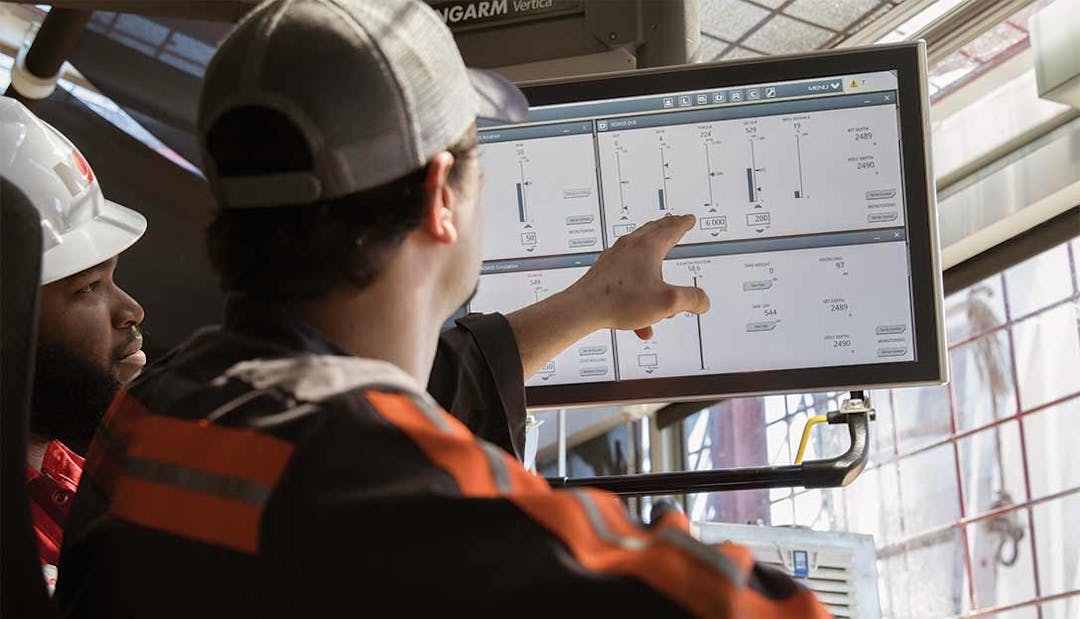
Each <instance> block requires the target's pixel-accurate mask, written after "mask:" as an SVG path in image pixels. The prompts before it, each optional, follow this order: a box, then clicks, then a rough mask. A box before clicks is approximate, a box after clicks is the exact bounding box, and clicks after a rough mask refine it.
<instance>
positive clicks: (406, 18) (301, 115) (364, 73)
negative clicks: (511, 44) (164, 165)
mask: <svg viewBox="0 0 1080 619" xmlns="http://www.w3.org/2000/svg"><path fill="white" fill-rule="evenodd" d="M250 107H262V108H269V109H272V110H274V111H275V112H277V113H279V114H281V115H283V116H284V117H285V118H287V119H288V121H290V122H291V123H293V124H294V125H295V126H296V128H297V129H298V130H299V131H300V132H301V133H302V134H303V136H304V139H305V141H306V142H307V144H308V146H309V148H310V151H311V155H312V162H313V165H312V167H311V169H310V170H289V171H285V172H274V173H261V174H254V175H243V176H237V175H228V176H223V175H219V174H218V170H217V165H216V163H215V161H214V160H213V157H212V156H211V155H210V153H209V151H208V149H207V133H208V132H209V131H210V130H211V128H213V127H214V124H215V123H216V122H217V121H218V119H220V118H221V117H222V115H223V114H225V113H227V112H229V111H232V110H237V109H238V108H250ZM527 113H528V103H527V102H526V101H525V97H524V95H522V94H521V91H519V90H518V89H517V88H516V87H515V86H514V85H513V84H511V83H510V82H508V81H507V80H506V79H504V78H503V77H501V76H499V75H498V74H496V73H493V72H489V71H478V70H475V69H467V68H466V67H465V63H464V62H463V61H462V59H461V54H460V52H459V51H458V49H457V46H456V45H455V44H454V39H453V36H452V35H451V34H450V30H449V29H447V27H446V25H445V24H443V22H442V20H441V19H440V18H439V16H438V14H436V13H435V11H434V10H432V9H431V8H430V7H429V6H427V5H426V4H423V3H421V2H418V1H416V0H270V1H269V2H266V3H264V4H262V5H260V6H258V7H257V8H256V9H255V10H253V11H252V12H251V13H250V14H249V15H248V16H246V17H245V18H244V19H243V20H242V21H241V22H240V23H239V24H238V25H237V27H236V29H235V30H234V31H233V32H232V33H231V34H230V35H229V36H228V38H226V39H225V41H224V42H223V43H222V45H221V47H220V48H219V49H218V51H217V53H216V54H215V55H214V58H213V60H212V61H211V62H210V66H209V67H208V68H207V71H206V77H205V80H204V83H203V91H202V97H201V102H200V108H199V136H200V146H201V148H202V155H203V160H204V163H205V168H206V172H207V176H208V177H209V180H210V185H211V187H212V188H213V190H214V192H215V194H216V195H217V198H218V200H219V204H220V205H221V206H222V207H224V208H249V207H270V206H285V205H299V204H310V203H314V202H318V201H321V200H328V199H333V198H338V197H341V196H345V195H348V194H351V193H355V192H358V191H362V190H364V189H370V188H372V187H376V186H379V185H382V184H384V183H387V182H389V181H392V180H394V179H397V178H400V177H402V176H404V175H406V174H408V173H410V172H413V171H415V170H417V169H419V168H420V167H422V166H423V165H425V164H426V163H427V162H428V161H429V160H430V159H431V157H432V156H434V155H435V154H436V153H438V152H439V151H442V150H445V149H446V148H447V147H449V146H451V145H452V144H453V143H454V142H456V141H457V140H458V139H460V138H461V137H462V136H463V135H464V134H465V132H466V131H467V130H468V128H469V127H470V126H471V125H472V123H473V122H475V120H476V119H477V118H478V117H479V118H490V119H495V120H499V121H504V122H519V121H521V120H524V118H525V116H526V115H527ZM223 122H224V121H223Z"/></svg>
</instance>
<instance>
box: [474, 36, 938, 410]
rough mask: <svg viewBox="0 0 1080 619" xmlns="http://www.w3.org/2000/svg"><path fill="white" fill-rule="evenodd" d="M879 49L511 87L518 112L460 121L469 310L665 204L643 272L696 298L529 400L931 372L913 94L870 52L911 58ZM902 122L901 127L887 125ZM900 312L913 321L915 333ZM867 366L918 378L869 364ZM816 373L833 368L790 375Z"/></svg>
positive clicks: (601, 346)
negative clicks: (868, 59)
mask: <svg viewBox="0 0 1080 619" xmlns="http://www.w3.org/2000/svg"><path fill="white" fill-rule="evenodd" d="M886 51H890V52H892V54H883V55H882V58H881V62H882V63H883V64H882V65H881V67H880V68H877V69H874V67H869V68H870V69H873V70H857V68H856V67H854V66H853V67H851V68H850V69H848V70H839V71H836V72H835V73H822V72H821V69H822V68H823V67H822V66H821V64H822V63H821V62H815V57H814V56H807V57H802V58H795V59H787V61H786V62H787V63H788V64H787V67H786V70H787V72H788V73H793V74H794V76H793V77H791V78H789V79H780V77H781V76H782V75H783V74H784V70H779V71H777V70H773V71H770V67H768V66H762V65H761V64H760V63H759V68H760V69H761V70H759V71H756V72H755V71H750V72H749V74H750V75H757V76H760V77H758V78H757V79H754V80H752V81H744V82H742V83H732V79H735V78H737V77H738V74H737V72H733V71H732V67H725V66H722V65H720V66H715V67H698V68H694V69H689V70H688V69H682V71H681V72H680V73H668V74H667V76H668V79H665V73H664V72H663V71H660V72H654V73H652V74H650V75H644V76H643V75H640V74H638V75H630V76H626V77H625V78H624V80H627V79H631V78H637V83H636V84H635V83H625V82H624V83H622V84H619V83H618V81H619V78H618V77H611V78H606V79H600V80H598V81H599V83H597V81H594V82H592V83H589V84H585V83H582V82H581V81H578V82H573V81H571V82H567V83H562V84H558V85H548V86H546V90H543V89H541V90H542V91H543V92H541V93H540V94H542V95H543V97H542V98H547V99H549V100H551V102H544V103H539V104H538V103H537V102H536V97H534V96H532V95H533V93H532V90H534V89H530V88H526V94H527V95H529V96H530V101H531V102H533V107H532V108H531V109H530V114H529V118H528V119H527V121H526V122H524V123H521V124H517V125H512V126H497V125H481V126H480V131H479V142H480V156H481V163H482V166H483V170H484V193H483V199H484V202H485V209H486V211H485V218H486V232H485V235H486V236H485V245H484V263H483V267H482V272H481V276H480V280H479V285H478V290H477V294H476V295H475V297H474V298H473V299H472V301H471V303H470V306H469V310H471V311H483V312H491V311H497V312H502V313H510V312H512V311H514V310H516V309H519V308H521V307H524V306H526V305H529V304H531V303H535V302H537V301H540V300H542V299H544V298H545V297H547V296H549V295H551V294H554V293H556V292H558V291H560V290H563V289H565V288H566V287H568V286H570V285H571V284H572V283H573V282H574V281H576V280H577V279H578V278H579V277H581V276H582V274H584V273H585V271H586V270H587V269H588V268H589V267H590V266H591V265H592V263H593V262H594V261H595V260H596V259H597V257H598V256H599V255H600V253H601V252H603V251H604V250H605V249H607V248H609V247H611V246H612V244H614V243H615V242H616V240H617V239H618V238H619V237H621V236H623V235H626V234H629V233H631V232H633V231H634V230H635V229H636V228H638V227H640V226H641V225H642V224H644V223H646V222H648V221H650V220H653V219H656V218H659V217H665V216H668V215H672V214H686V213H691V214H693V215H695V216H696V217H697V221H696V224H695V226H694V228H693V229H692V230H691V231H690V232H688V233H687V234H686V235H685V237H683V239H682V240H681V241H680V242H679V244H678V245H677V246H676V247H675V248H674V249H673V250H672V251H671V252H670V253H669V254H668V255H667V256H666V258H665V260H664V262H663V265H662V272H663V275H664V279H665V280H666V281H668V282H669V283H672V284H678V285H685V286H697V287H700V288H702V289H703V290H705V291H706V292H707V293H708V295H709V297H710V299H711V302H712V306H711V308H710V310H709V311H708V312H706V313H704V314H701V315H693V314H681V315H678V316H675V317H672V318H670V319H667V320H664V321H662V322H660V323H659V324H657V325H656V326H655V327H654V335H653V337H652V338H651V339H649V340H641V339H639V338H638V337H637V336H636V335H635V334H634V333H633V332H630V331H610V330H604V331H597V332H594V333H592V334H590V335H588V336H587V337H585V338H584V339H582V340H580V341H579V342H577V343H575V344H574V345H572V346H571V347H570V348H569V349H567V350H566V351H564V352H563V353H562V354H560V355H559V356H558V357H557V358H555V359H553V360H551V361H550V362H549V363H547V364H546V365H544V366H543V367H542V368H541V369H540V371H539V372H537V373H536V374H535V375H534V376H532V377H530V378H529V379H528V382H527V387H529V390H528V399H529V403H530V404H531V405H549V406H552V405H569V404H579V403H589V402H602V401H604V402H606V401H616V400H648V399H680V398H683V397H697V396H705V395H723V394H725V393H749V392H759V393H760V392H777V391H787V390H796V389H804V388H806V387H808V386H809V387H814V386H818V387H823V388H825V387H846V386H851V387H858V386H869V385H877V384H885V383H889V384H895V383H898V382H899V383H905V382H920V383H921V382H935V381H938V382H939V381H940V380H941V379H943V376H942V374H943V371H942V369H941V368H940V367H937V366H938V365H943V364H940V363H939V361H940V341H939V340H940V337H939V334H938V333H937V331H938V330H939V324H938V323H939V322H940V321H939V319H938V313H939V306H940V292H939V291H936V290H935V283H934V282H935V281H936V278H935V276H934V274H933V273H930V272H920V273H916V272H915V271H916V270H919V269H923V270H924V271H925V270H926V267H929V268H935V267H933V266H932V265H933V264H934V263H936V255H935V254H934V252H935V251H936V247H934V243H932V242H929V241H930V240H931V239H930V237H931V236H933V230H932V228H933V222H932V219H931V216H932V211H933V200H932V192H931V191H930V190H929V189H928V188H927V185H928V183H927V178H928V174H927V170H926V167H927V166H926V159H925V157H924V155H925V131H924V125H925V123H924V122H923V120H922V115H923V114H925V109H924V105H925V104H924V100H925V97H924V96H923V95H922V94H921V93H920V92H919V90H920V84H921V78H919V76H918V75H914V76H911V75H903V73H905V72H906V71H909V70H910V69H911V68H912V67H906V66H891V65H890V63H889V62H888V57H889V56H890V55H891V56H892V57H894V58H895V57H897V56H903V53H899V54H898V52H902V51H908V52H909V53H908V55H910V56H912V57H913V58H916V57H917V54H918V49H917V47H916V46H908V47H907V48H900V49H899V50H898V49H892V50H886ZM861 53H862V54H864V55H865V54H872V53H873V52H865V51H864V52H861ZM848 54H851V52H848ZM837 56H840V57H842V56H843V54H840V55H836V54H834V55H833V56H831V58H832V59H833V60H834V61H835V59H836V58H837ZM916 59H917V58H916ZM771 62H772V63H773V64H774V65H775V64H776V63H778V62H779V63H780V64H781V65H782V64H783V62H784V61H783V60H780V61H776V60H774V61H771ZM834 63H835V62H834ZM856 64H857V63H856ZM863 64H866V63H865V58H864V62H863ZM896 64H897V65H902V63H896ZM842 65H843V63H842V62H841V63H839V66H838V67H837V68H838V69H843V66H842ZM918 65H919V63H918V62H915V63H914V65H912V66H913V67H916V68H917V67H918ZM751 66H752V65H751ZM781 69H783V67H781ZM770 72H772V73H774V74H775V77H772V76H769V73H770ZM800 72H802V73H806V74H808V75H807V76H805V77H798V74H799V73H800ZM725 74H728V75H725ZM672 76H675V77H676V79H671V77H672ZM649 78H651V79H649ZM710 78H711V79H710ZM725 78H726V79H725ZM913 78H914V79H913ZM695 80H696V82H695ZM604 82H606V86H607V88H604V86H605V84H604ZM686 85H692V86H694V87H689V88H687V87H686ZM575 87H576V88H575ZM620 87H621V88H620ZM905 89H912V90H914V92H905ZM605 90H606V91H610V92H607V93H605ZM575 91H576V92H577V96H575ZM620 91H621V92H620ZM604 94H607V96H602V95H604ZM597 95H601V96H597ZM905 95H907V96H905ZM905 105H907V106H908V107H910V108H911V109H905ZM905 113H906V114H905ZM905 116H911V117H914V118H915V120H916V121H917V123H916V126H915V128H916V129H918V132H919V133H918V135H914V134H913V135H905V131H904V119H905ZM908 133H912V131H908ZM916 138H918V139H916ZM912 151H914V152H912ZM913 186H914V187H918V188H919V190H918V191H911V190H910V189H911V188H912V187H913ZM913 237H917V238H913ZM913 240H917V241H918V242H915V243H913ZM928 278H929V279H928ZM936 286H937V288H939V287H940V284H937V285H936ZM920 288H923V289H927V290H928V291H929V293H930V294H922V295H919V294H917V291H919V290H920ZM927 290H923V292H924V293H925V292H927ZM920 296H921V297H922V298H917V297H920ZM920 303H921V304H924V305H925V304H927V303H929V304H930V307H929V309H930V310H931V311H930V312H929V313H928V314H927V315H926V316H924V317H923V320H921V321H920V319H919V316H917V314H918V313H919V312H917V311H916V310H917V307H918V304H920ZM927 316H928V317H929V320H927V319H926V318H927ZM926 330H928V333H921V332H923V331H926ZM920 334H922V335H928V336H929V337H928V338H927V337H924V338H923V339H922V340H921V341H920V340H919V338H918V336H919V335H920ZM927 343H928V345H927ZM920 344H923V346H920ZM928 360H933V361H934V362H935V363H933V364H930V365H934V366H935V367H932V368H931V367H929V366H928V364H926V363H925V362H926V361H928ZM920 361H923V363H922V364H921V365H920ZM889 366H894V367H906V368H907V369H908V370H913V369H914V370H919V369H921V371H914V372H908V376H907V377H905V376H902V375H897V374H896V372H895V371H894V372H892V373H891V374H890V373H889V372H887V371H886V372H884V373H881V372H879V370H880V369H881V368H886V367H889ZM824 369H832V370H833V371H834V372H835V371H836V370H838V369H839V370H842V371H843V373H842V374H835V373H834V374H833V375H834V376H836V377H837V378H836V379H827V380H824V381H822V380H818V381H816V382H815V381H813V380H811V381H809V383H808V381H807V378H808V375H807V374H806V373H807V372H811V373H812V372H814V371H820V370H824ZM901 374H902V373H901ZM762 376H769V377H771V378H770V379H768V380H766V381H765V382H762ZM740 377H744V380H742V381H740V380H739V378H740ZM751 377H753V380H750V378H751ZM841 377H843V378H841ZM809 378H813V377H812V376H810V377H809ZM685 379H692V380H685ZM721 379H722V380H721ZM785 381H786V382H785ZM747 387H749V388H747Z"/></svg>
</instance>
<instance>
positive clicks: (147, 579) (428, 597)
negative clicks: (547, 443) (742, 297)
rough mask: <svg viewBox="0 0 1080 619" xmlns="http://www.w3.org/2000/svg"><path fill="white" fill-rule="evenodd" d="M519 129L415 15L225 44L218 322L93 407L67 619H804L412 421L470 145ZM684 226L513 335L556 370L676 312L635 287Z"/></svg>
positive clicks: (62, 592) (473, 275)
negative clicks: (556, 362)
mask: <svg viewBox="0 0 1080 619" xmlns="http://www.w3.org/2000/svg"><path fill="white" fill-rule="evenodd" d="M526 110H527V103H526V102H525V100H524V97H523V96H522V94H521V93H520V92H519V91H518V90H517V89H516V88H514V86H513V85H512V84H510V83H508V82H506V81H505V80H503V79H501V78H499V77H498V76H497V75H495V74H490V73H482V72H474V71H469V70H467V69H466V67H465V66H464V63H463V61H462V59H461V55H460V53H459V52H458V50H457V49H456V47H455V45H454V41H453V37H452V35H451V33H450V31H449V30H448V29H447V28H446V26H445V24H443V22H442V20H441V19H440V18H439V16H438V15H437V14H436V13H435V12H434V11H433V10H432V9H431V8H430V7H429V6H427V5H426V4H424V3H421V2H418V1H416V0H379V1H378V2H375V1H370V0H367V1H365V0H271V1H270V2H265V3H262V4H260V5H259V6H258V7H257V8H255V9H254V10H253V11H252V12H251V13H250V14H249V15H248V16H247V17H245V18H244V19H243V20H242V21H241V22H240V23H239V24H238V25H237V27H236V28H235V29H234V30H233V31H232V32H231V33H230V35H229V36H228V38H226V40H225V41H224V42H223V43H222V45H221V46H220V47H219V49H218V51H217V52H216V53H215V56H214V59H213V60H212V61H211V62H210V65H209V67H208V69H207V72H206V77H205V79H204V81H203V88H202V94H201V98H200V111H199V132H200V145H201V146H202V150H203V161H204V163H205V164H206V172H207V177H208V180H209V181H210V186H211V188H212V189H213V190H214V193H215V195H216V197H217V199H218V204H219V207H220V208H219V211H218V213H217V217H216V219H215V221H214V223H213V224H211V226H210V228H209V230H208V239H207V241H208V243H207V244H208V248H209V249H210V255H211V262H212V263H213V264H214V266H215V269H216V270H217V271H218V274H219V275H220V276H221V278H222V282H223V284H224V285H225V287H226V288H227V289H229V290H230V291H232V292H234V294H236V295H237V296H236V297H234V298H235V300H236V302H235V303H234V304H233V305H232V307H231V308H230V310H231V311H227V315H226V321H225V325H224V327H223V328H221V329H218V330H202V331H200V332H198V333H197V334H195V335H194V336H193V337H191V338H190V339H189V340H188V341H186V342H185V343H184V344H182V345H181V346H180V347H178V348H176V349H174V350H173V351H172V352H171V353H170V354H169V355H168V357H166V358H164V359H162V360H161V361H160V362H158V363H157V364H156V365H155V367H154V368H152V369H151V370H150V371H148V372H146V373H145V374H144V375H142V376H140V377H139V378H138V379H137V380H135V381H133V382H132V383H131V384H130V385H128V386H126V387H125V388H124V389H123V390H122V391H121V393H120V395H118V396H117V399H116V401H115V402H114V404H113V406H112V407H111V408H110V410H109V413H108V415H107V417H106V419H105V420H104V422H103V424H102V428H101V430H100V431H99V434H98V438H97V439H95V442H94V445H93V446H92V447H91V455H90V459H89V460H90V464H89V465H88V467H87V472H86V476H85V479H84V481H83V483H82V484H81V485H80V487H79V493H78V496H77V497H76V499H75V504H74V507H73V509H72V519H71V523H70V524H69V531H68V534H67V539H66V540H65V542H64V560H63V573H62V575H61V578H60V583H59V586H58V588H57V597H58V599H59V601H60V605H61V608H62V609H63V610H64V611H65V612H66V613H67V616H68V617H71V618H73V619H78V618H81V617H87V618H97V617H133V618H134V617H152V618H154V619H167V618H169V617H177V618H183V619H189V618H192V617H198V618H200V619H207V618H213V617H221V618H222V619H225V618H228V619H233V618H235V617H282V618H286V617H288V618H292V617H338V616H355V615H361V616H374V617H429V616H430V617H446V616H452V617H485V616H488V617H507V616H511V617H563V616H579V615H583V614H584V613H586V612H588V611H590V610H593V609H596V611H600V612H602V613H603V615H601V616H605V617H606V616H610V615H625V616H633V617H681V616H702V617H808V618H813V619H818V618H824V617H826V616H827V612H826V611H825V609H824V607H823V606H822V605H821V604H820V602H818V601H817V600H816V599H815V598H814V597H813V595H812V594H811V593H810V592H809V591H808V590H807V589H806V588H805V587H803V586H802V585H800V584H798V583H797V582H795V581H794V580H793V579H791V577H790V576H787V575H784V574H782V573H780V572H777V571H775V570H771V569H770V568H767V567H765V566H762V565H757V564H755V562H754V559H753V556H752V555H751V553H750V551H749V550H748V549H746V548H741V547H737V546H735V545H733V544H724V545H721V546H719V547H710V546H706V545H704V544H702V543H700V542H698V541H696V540H695V539H694V538H693V537H691V535H690V532H689V526H688V525H689V523H688V522H687V521H686V518H685V517H683V516H682V515H681V514H679V513H677V512H674V511H667V512H665V513H663V514H654V516H655V518H653V520H652V522H651V523H650V525H649V526H647V527H646V526H644V525H642V524H641V523H639V522H636V521H635V520H634V519H632V518H631V517H630V516H629V515H628V514H627V513H626V511H625V510H624V509H623V506H622V505H621V504H620V502H619V499H618V498H617V497H615V496H614V495H611V494H608V493H604V492H601V491H597V490H592V489H578V490H574V491H560V492H557V491H554V490H552V489H551V488H550V486H548V484H547V482H546V481H545V480H543V479H542V478H540V477H538V476H536V475H534V474H531V473H529V472H527V471H526V470H525V469H524V468H523V467H522V466H521V464H520V463H519V462H517V461H516V460H515V459H513V458H512V457H511V456H510V455H509V454H507V453H506V452H505V451H503V450H501V449H499V448H498V446H496V445H493V444H492V443H490V442H487V441H485V440H482V438H480V437H478V436H477V435H476V434H475V433H473V432H472V431H470V430H469V428H468V427H467V426H466V425H465V424H463V423H461V422H460V421H458V420H457V419H455V418H454V417H453V416H451V415H450V414H448V413H447V412H446V411H444V410H442V409H441V408H440V406H439V405H438V403H437V402H436V401H435V399H434V398H433V397H431V395H430V394H428V393H425V385H426V384H427V383H428V382H429V380H430V378H431V375H432V369H433V367H434V363H433V362H434V360H435V358H436V354H437V352H436V351H437V346H438V337H439V331H440V327H441V325H442V324H443V322H444V321H445V320H446V318H447V317H448V316H449V315H451V314H452V313H453V312H454V310H455V309H456V308H458V307H460V306H461V304H462V303H463V302H465V300H466V299H467V298H468V296H469V294H470V293H471V292H472V291H473V290H475V287H476V282H477V277H478V274H479V272H480V262H481V260H480V258H481V250H482V246H483V219H484V218H483V208H484V205H483V202H482V199H481V195H482V192H481V190H480V188H481V183H482V175H481V170H480V165H479V161H478V156H477V152H476V130H475V123H476V120H477V118H493V119H499V120H503V121H508V122H515V121H520V120H521V119H522V117H523V116H524V114H525V112H526ZM693 224H694V220H693V218H692V217H667V218H663V219H661V220H658V221H656V222H652V223H650V224H648V225H646V226H643V227H642V228H640V229H638V230H637V231H635V232H634V233H632V234H630V235H627V236H626V237H623V239H621V240H620V241H619V243H618V244H616V246H615V247H613V248H611V249H609V250H608V253H605V254H604V256H602V257H601V258H599V259H598V261H597V262H596V263H595V264H594V265H593V266H592V267H591V268H590V270H589V271H588V272H587V273H586V275H584V276H583V277H582V278H581V279H580V280H578V282H577V283H575V284H574V285H573V286H571V288H568V289H567V290H565V291H563V292H562V293H559V294H558V295H553V296H551V297H549V298H548V299H546V300H545V302H542V303H547V304H546V305H545V306H544V307H543V308H540V309H544V308H547V309H553V310H555V311H554V312H553V315H554V319H550V320H543V321H539V320H538V321H537V322H536V323H535V324H537V325H542V326H541V327H540V330H541V331H543V330H545V329H547V330H552V329H555V330H564V331H569V332H570V333H571V335H572V337H570V338H568V339H569V341H570V342H572V341H574V340H576V339H578V338H580V337H583V336H584V335H586V334H588V333H589V332H592V331H594V330H597V329H606V328H615V329H627V330H643V329H647V328H649V327H650V326H651V325H652V324H654V323H655V322H657V321H659V320H662V319H663V318H664V317H666V316H669V315H671V314H674V313H678V312H682V311H692V312H697V313H700V312H704V311H706V310H707V309H708V299H707V297H706V296H705V294H704V293H703V292H702V291H701V290H698V289H694V288H679V287H675V286H671V285H669V284H667V283H666V282H664V281H663V278H662V272H661V268H660V267H661V261H662V258H663V256H664V255H665V254H666V253H667V251H668V250H669V249H670V248H671V247H672V246H673V245H674V244H675V243H676V241H677V240H678V238H679V237H681V236H682V235H683V234H684V233H685V232H686V231H687V230H688V229H689V228H690V227H691V226H692V225H693ZM613 265H618V268H615V269H614V270H612V267H613ZM541 313H542V312H541ZM532 330H533V329H530V328H526V329H521V330H515V332H514V334H515V335H516V336H518V337H517V341H518V344H519V346H521V347H522V348H523V349H525V350H528V349H529V348H530V345H522V344H521V342H522V341H528V340H530V339H531V335H532V334H531V333H529V332H530V331H532ZM575 330H577V331H578V333H573V332H574V331H575ZM519 333H522V334H525V335H528V336H529V337H523V336H521V335H519ZM573 336H576V337H573ZM548 339H549V340H550V338H548ZM552 348H554V350H553V351H552V352H553V353H557V352H558V347H557V346H552ZM537 356H541V355H534V354H529V353H522V355H521V356H520V358H519V359H508V360H506V364H510V363H514V364H520V365H522V366H524V365H528V364H529V363H528V361H527V360H526V357H537ZM518 369H519V370H521V369H522V368H520V367H519V368H518ZM533 369H534V370H535V368H533ZM529 373H531V372H529ZM519 388H520V387H519ZM598 614H599V613H598Z"/></svg>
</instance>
